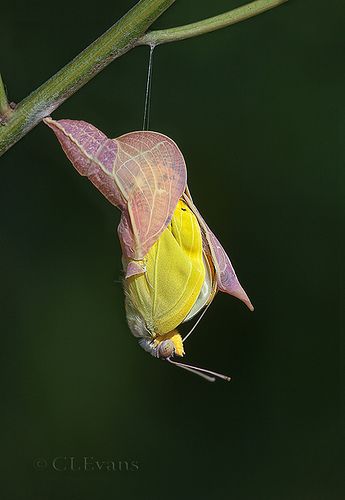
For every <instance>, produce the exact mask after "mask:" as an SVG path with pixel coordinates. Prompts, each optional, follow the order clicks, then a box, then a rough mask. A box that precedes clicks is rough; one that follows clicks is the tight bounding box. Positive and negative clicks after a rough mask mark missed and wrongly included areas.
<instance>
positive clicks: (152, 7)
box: [0, 0, 287, 156]
mask: <svg viewBox="0 0 345 500" xmlns="http://www.w3.org/2000/svg"><path fill="white" fill-rule="evenodd" d="M174 1H175V0H141V1H139V2H138V3H137V4H136V5H135V6H134V7H133V8H132V9H131V10H130V11H129V12H127V14H125V15H124V16H123V17H122V19H120V20H119V21H118V22H117V23H116V24H115V25H114V26H112V27H111V28H110V29H109V30H108V31H106V32H105V33H104V34H103V35H102V36H100V37H99V38H98V39H97V40H95V41H94V42H93V43H92V44H91V45H89V47H87V48H86V49H85V50H84V51H83V52H81V53H80V54H79V55H78V56H77V57H75V58H74V59H73V60H72V61H71V62H70V63H68V64H67V65H66V66H65V67H64V68H62V69H61V70H60V71H59V72H58V73H56V74H55V75H54V76H52V77H51V78H50V79H49V80H47V81H46V82H45V83H43V85H41V87H39V88H38V89H36V90H34V92H32V93H31V94H30V95H29V96H28V97H26V98H25V99H24V100H23V101H22V102H21V103H20V104H19V105H18V106H17V107H16V108H15V110H14V111H12V110H11V109H10V107H9V106H8V103H7V99H6V94H5V90H4V87H3V84H2V80H1V78H0V117H1V114H3V119H2V125H3V126H1V127H0V156H1V155H2V154H4V153H5V152H6V151H7V150H8V149H9V148H10V147H11V146H13V144H15V143H16V142H17V141H19V140H20V139H21V138H22V137H23V136H24V135H26V134H27V133H28V132H29V131H30V130H31V129H32V128H34V127H35V126H36V125H37V124H38V123H40V121H41V120H42V119H43V118H44V117H46V116H48V115H49V114H50V113H52V112H53V111H54V110H55V109H56V108H58V107H59V106H60V104H62V103H63V102H64V101H65V100H66V99H68V98H69V97H70V96H71V95H72V94H74V93H75V92H76V91H77V90H79V89H80V88H81V87H82V86H83V85H85V83H87V82H88V81H89V80H91V78H93V77H94V76H95V75H96V74H97V73H99V72H100V71H101V70H102V69H103V68H105V67H106V66H107V65H108V64H109V63H110V62H111V61H113V60H114V59H116V58H117V57H119V56H121V55H122V54H124V53H125V52H127V51H128V50H130V49H131V48H133V47H134V46H136V45H143V44H146V45H151V46H152V45H159V44H161V43H167V42H173V41H177V40H183V39H185V38H190V37H193V36H197V35H201V34H203V33H208V32H210V31H214V30H217V29H220V28H224V27H225V26H230V25H231V24H234V23H237V22H239V21H243V20H244V19H248V18H249V17H252V16H255V15H257V14H260V13H261V12H264V11H266V10H269V9H272V8H273V7H276V6H278V5H280V4H282V3H284V2H286V1H287V0H256V1H254V2H251V3H249V4H247V5H243V6H242V7H238V8H237V9H234V10H232V11H230V12H226V13H225V14H220V15H219V16H215V17H211V18H209V19H205V20H203V21H200V22H197V23H192V24H188V25H186V26H180V27H177V28H171V29H167V30H159V31H152V32H150V33H147V34H145V35H144V33H145V31H146V30H147V28H148V27H149V26H151V24H152V23H153V21H155V19H157V18H158V17H159V16H160V15H161V14H162V13H163V12H164V11H165V10H166V9H167V8H168V7H170V5H172V4H173V3H174ZM5 107H6V112H3V111H2V113H1V110H4V109H5Z"/></svg>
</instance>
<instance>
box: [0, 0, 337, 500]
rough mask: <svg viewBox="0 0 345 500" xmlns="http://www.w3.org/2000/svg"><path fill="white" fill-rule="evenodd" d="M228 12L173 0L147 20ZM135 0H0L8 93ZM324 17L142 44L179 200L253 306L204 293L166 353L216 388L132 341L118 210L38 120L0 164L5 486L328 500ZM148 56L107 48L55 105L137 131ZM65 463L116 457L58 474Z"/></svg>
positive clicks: (127, 494) (333, 23)
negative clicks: (212, 237)
mask: <svg viewBox="0 0 345 500" xmlns="http://www.w3.org/2000/svg"><path fill="white" fill-rule="evenodd" d="M243 3H244V2H243V1H235V0H234V1H225V0H214V1H213V2H209V1H206V0H199V1H198V2H195V1H192V0H185V1H183V2H182V1H180V2H176V4H175V5H174V6H172V7H171V8H170V9H169V10H168V11H167V12H166V13H165V14H164V15H163V16H162V17H161V18H160V19H159V21H158V22H156V24H155V25H154V26H155V27H172V26H176V25H179V24H185V23H187V22H192V21H196V20H199V19H201V18H204V17H208V16H211V15H215V14H218V13H221V12H223V11H226V10H228V9H230V8H233V7H236V6H238V5H240V4H243ZM134 4H135V2H134V1H128V0H127V1H125V0H123V1H116V2H114V1H109V0H100V1H99V2H97V3H96V4H95V3H94V2H91V1H90V0H83V1H82V0H70V1H69V2H68V3H54V4H49V3H48V2H46V1H43V0H36V1H32V2H24V1H16V0H12V2H7V3H5V4H4V5H2V7H1V31H0V36H1V38H0V39H1V67H0V70H1V73H2V75H3V78H4V81H5V82H6V85H7V88H8V93H9V97H10V99H11V100H12V101H15V102H19V101H20V100H21V99H22V98H24V97H25V96H26V95H28V94H29V93H30V92H31V91H32V90H33V89H34V88H36V87H37V86H39V85H40V84H41V83H42V82H44V81H45V80H46V79H47V78H49V77H50V76H51V75H52V74H54V73H55V72H56V71H57V70H58V69H59V68H60V67H62V66H63V65H64V64H66V63H67V62H68V61H70V59H71V58H73V57H74V56H75V55H76V54H77V53H79V52H80V51H81V50H82V49H83V48H84V47H85V46H86V45H88V44H89V43H90V42H92V41H93V40H94V39H95V38H96V37H97V36H99V35H100V34H101V33H102V32H103V31H104V30H105V29H106V28H108V27H109V26H110V25H111V24H112V23H113V22H115V21H116V20H117V19H118V18H120V17H121V16H122V15H123V14H124V13H125V12H126V11H127V10H128V9H129V8H130V7H131V6H133V5H134ZM344 22H345V5H344V2H342V1H340V0H338V1H336V0H329V1H328V2H326V1H325V0H324V1H315V0H300V1H293V0H290V1H289V2H288V3H287V4H286V5H283V6H281V7H279V8H276V9H274V10H272V11H270V12H267V13H265V14H262V15H260V16H258V17H255V18H252V19H250V20H248V21H246V22H243V23H241V24H237V25H235V26H232V27H230V28H227V29H225V30H222V31H217V32H215V33H211V34H208V35H204V36H202V37H199V38H193V39H190V40H186V41H183V42H178V43H174V44H170V45H166V46H161V47H158V48H157V49H156V50H155V52H154V66H153V84H152V109H151V117H150V125H151V127H150V128H151V129H152V130H157V131H160V132H163V133H165V134H167V135H169V136H171V137H172V138H173V139H174V140H175V141H176V142H177V144H178V145H179V146H180V148H181V149H182V151H183V152H184V155H185V158H186V161H187V164H188V173H189V185H190V188H191V191H192V194H193V196H194V198H195V201H196V204H197V206H198V207H200V210H201V211H202V213H203V215H204V216H205V218H206V220H207V222H208V223H209V225H210V227H211V228H212V229H213V230H214V232H215V233H216V234H217V236H218V237H219V239H220V240H221V242H222V243H223V245H224V247H225V248H226V249H227V250H228V252H229V254H230V256H231V258H232V261H233V264H234V266H235V268H236V271H237V273H238V276H239V278H240V280H241V282H242V284H243V286H244V287H245V289H246V291H247V293H248V295H249V296H250V298H251V299H252V302H253V304H254V306H255V312H254V313H250V312H249V311H248V310H247V309H246V308H245V306H244V305H243V304H242V303H240V302H239V301H238V300H236V299H234V298H232V297H229V296H226V295H222V294H219V295H218V296H217V297H216V300H215V301H214V303H213V305H212V307H211V308H210V309H209V311H208V312H207V314H206V316H205V318H204V320H203V321H202V322H201V324H200V326H199V327H198V331H197V332H195V333H194V334H193V335H192V336H191V338H190V339H189V340H188V342H187V345H186V351H187V356H186V361H188V362H190V363H195V364H197V365H199V366H202V367H206V368H210V369H215V370H217V371H220V372H223V373H227V374H229V375H231V376H232V381H231V382H230V383H229V384H227V383H224V382H222V381H219V382H217V383H215V384H210V383H207V382H205V381H203V380H202V379H199V378H198V377H196V376H194V375H192V374H189V373H186V372H184V371H182V370H179V369H177V368H176V369H175V368H174V367H171V366H168V365H167V364H165V363H163V362H161V361H159V360H156V359H154V358H152V357H151V356H149V355H148V354H146V353H145V352H144V351H142V350H141V349H140V347H139V346H138V345H137V342H136V340H135V339H134V338H133V337H132V335H131V333H130V332H129V329H128V327H127V324H126V319H125V314H124V307H123V292H122V286H121V283H120V280H121V264H120V251H119V243H118V240H117V236H116V234H115V229H116V227H117V224H118V222H119V212H118V211H117V210H116V209H115V208H114V207H112V206H111V205H110V204H109V203H107V201H106V200H105V199H104V198H103V197H102V196H101V195H100V193H99V192H98V191H97V190H96V189H95V188H94V187H93V186H92V185H91V184H90V183H89V182H88V181H87V180H85V179H83V178H82V177H80V176H79V175H78V174H77V173H76V172H75V170H74V169H73V167H72V166H71V164H70V163H69V162H68V160H67V159H66V157H65V156H64V154H63V152H62V150H61V148H60V146H59V144H58V142H57V140H56V139H55V137H54V135H53V133H52V132H51V131H50V130H49V129H48V128H47V127H45V126H44V125H40V126H38V127H37V128H36V129H34V130H33V131H32V132H31V133H30V134H28V135H27V136H26V137H25V138H24V139H23V140H22V141H20V142H19V143H18V144H17V145H16V146H14V147H13V148H12V149H11V150H10V151H9V152H8V153H7V154H6V155H5V156H4V157H3V158H1V167H2V168H1V184H0V191H1V194H0V203H1V208H0V210H1V214H2V216H1V233H0V246H1V247H0V250H1V261H0V262H1V264H0V266H1V269H0V273H1V274H0V275H1V291H0V300H1V323H0V325H1V326H0V329H1V364H0V366H1V380H2V384H1V387H2V389H1V407H2V411H1V417H0V429H1V439H0V443H1V462H2V463H1V476H2V485H3V492H4V494H3V498H4V499H6V500H7V499H9V500H16V499H31V498H32V499H35V500H41V499H42V500H43V499H44V500H48V499H49V500H50V499H61V498H66V499H85V500H88V499H94V498H97V499H109V498H121V499H132V498H133V499H134V498H150V499H151V498H152V499H162V498H163V499H167V500H170V499H173V498H198V499H209V498H215V499H219V500H222V499H228V498H232V499H234V500H252V499H258V500H291V499H293V500H309V499H310V500H325V499H327V500H338V499H339V500H340V499H342V498H344V496H345V485H344V481H343V469H344V461H343V445H344V437H345V425H344V358H342V355H343V354H344V341H343V339H342V330H341V320H342V312H343V307H344V303H343V301H341V299H340V297H341V280H339V273H340V270H341V264H342V258H343V252H342V247H341V234H343V233H342V226H341V219H342V225H343V224H344V218H343V216H342V214H343V211H342V209H343V205H342V204H341V200H342V196H343V187H344V184H343V181H344V177H343V174H342V169H343V168H344V156H345V155H344V147H343V137H344V133H345V118H344V117H345V114H344V104H345V99H344V84H345V66H344V50H345V38H344ZM148 52H149V51H148V48H147V47H139V48H136V49H135V50H132V51H130V52H129V53H128V54H126V55H124V56H123V57H121V58H120V59H118V60H116V61H114V63H112V64H111V65H110V66H109V67H108V68H106V69H105V70H104V71H103V72H101V73H100V74H99V75H98V76H97V77H96V78H94V79H93V80H92V81H91V82H90V83H89V84H87V85H86V86H85V87H84V88H83V89H82V90H80V91H79V92H78V93H77V94H75V95H74V96H73V97H72V98H70V99H69V100H68V101H67V102H66V103H65V104H63V105H62V106H61V107H60V108H59V109H58V110H57V111H56V112H55V113H54V114H53V116H54V118H56V119H59V118H71V119H83V120H86V121H89V122H91V123H93V124H94V125H95V126H97V127H98V128H100V129H101V130H103V131H104V132H105V133H106V134H108V135H109V136H110V137H116V136H119V135H121V134H123V133H125V132H129V131H132V130H138V129H140V128H141V126H142V117H143V107H144V93H145V81H146V72H147V64H148ZM341 190H342V193H341V192H340V191H341ZM184 330H186V329H184ZM56 457H60V458H59V459H58V462H57V463H56V468H58V469H59V470H55V469H54V467H53V465H52V463H53V460H54V458H56ZM70 457H76V458H75V461H76V462H75V464H76V466H75V467H74V470H72V469H73V467H72V466H71V460H72V461H73V459H71V458H70ZM82 457H89V458H88V460H89V461H90V460H91V461H92V460H93V461H97V460H98V461H109V460H112V461H114V462H115V465H117V464H118V462H119V461H122V462H124V461H128V462H131V461H133V462H134V463H135V464H136V465H133V466H132V467H130V469H131V470H129V471H126V470H124V469H125V467H124V469H123V470H122V471H119V470H116V471H106V470H101V471H99V470H97V467H96V470H93V471H92V470H87V471H85V470H84V468H83V466H81V467H80V470H78V466H80V464H81V461H82V460H83V458H82ZM90 457H94V458H93V459H91V458H90Z"/></svg>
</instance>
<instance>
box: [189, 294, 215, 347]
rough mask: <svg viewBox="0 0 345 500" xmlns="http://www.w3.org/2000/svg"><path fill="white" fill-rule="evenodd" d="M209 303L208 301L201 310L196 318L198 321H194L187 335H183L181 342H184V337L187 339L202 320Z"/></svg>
mask: <svg viewBox="0 0 345 500" xmlns="http://www.w3.org/2000/svg"><path fill="white" fill-rule="evenodd" d="M210 305H211V302H209V303H208V304H207V306H206V307H205V309H204V310H203V311H202V313H201V314H200V316H199V318H198V321H197V322H196V323H195V325H194V326H193V327H192V329H191V330H190V331H189V332H188V333H187V335H186V336H185V337H183V339H182V342H184V341H185V340H186V339H188V337H189V335H191V334H192V333H193V332H194V330H195V328H196V327H197V326H198V324H199V323H200V321H201V320H202V318H203V316H204V314H205V313H206V311H207V309H208V308H209V307H210Z"/></svg>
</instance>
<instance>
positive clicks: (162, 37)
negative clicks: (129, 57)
mask: <svg viewBox="0 0 345 500" xmlns="http://www.w3.org/2000/svg"><path fill="white" fill-rule="evenodd" d="M287 1H288V0H256V1H254V2H251V3H248V4H246V5H242V6H241V7H237V9H234V10H231V11H228V12H225V13H224V14H220V15H219V16H214V17H210V18H208V19H204V20H202V21H198V22H196V23H191V24H186V25H184V26H178V27H176V28H170V29H166V30H157V31H149V32H148V33H146V34H145V35H143V36H142V37H141V38H139V40H137V42H136V45H153V46H154V45H160V44H162V43H168V42H177V41H179V40H185V39H186V38H191V37H194V36H198V35H203V34H204V33H209V32H210V31H215V30H219V29H221V28H226V27H227V26H230V25H231V24H235V23H238V22H240V21H244V20H245V19H248V18H250V17H253V16H256V15H258V14H261V13H262V12H265V11H266V10H269V9H273V8H274V7H277V6H278V5H280V4H282V3H285V2H287Z"/></svg>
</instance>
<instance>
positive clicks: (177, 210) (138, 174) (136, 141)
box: [44, 118, 253, 381]
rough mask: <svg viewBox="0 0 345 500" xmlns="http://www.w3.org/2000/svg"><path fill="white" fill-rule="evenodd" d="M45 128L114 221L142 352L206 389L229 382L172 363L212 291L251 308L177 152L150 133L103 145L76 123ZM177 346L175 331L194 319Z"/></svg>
mask: <svg viewBox="0 0 345 500" xmlns="http://www.w3.org/2000/svg"><path fill="white" fill-rule="evenodd" d="M44 121H45V123H46V124H47V125H48V126H49V127H50V128H51V129H53V131H54V132H55V134H56V136H57V138H58V140H59V142H60V144H61V146H62V148H63V150H64V151H65V153H66V155H67V157H68V158H69V159H70V161H71V162H72V164H73V165H74V167H75V168H76V169H77V171H78V172H79V173H80V174H81V175H84V176H87V177H88V178H89V179H90V181H91V182H92V183H93V184H94V185H95V186H96V187H97V188H98V189H99V191H101V193H102V194H103V195H104V196H105V197H106V198H107V199H108V201H110V203H112V204H113V205H115V206H116V207H118V208H119V209H120V210H121V212H122V214H121V220H120V224H119V226H118V235H119V239H120V243H121V248H122V255H123V257H122V263H123V268H124V275H125V277H124V291H125V302H126V315H127V320H128V324H129V327H130V329H131V331H132V333H133V335H134V336H135V337H137V338H138V339H139V344H140V345H141V347H142V348H143V349H145V350H146V351H148V352H149V353H150V354H152V355H153V356H155V357H157V358H161V359H164V360H167V361H169V362H171V363H173V364H175V365H176V366H180V367H181V368H184V369H187V370H189V371H192V372H194V373H197V374H198V375H201V376H202V377H204V378H205V379H207V380H209V381H214V380H215V377H219V378H223V379H225V380H230V378H229V377H227V376H225V375H221V374H219V373H216V372H212V371H210V370H205V369H203V368H199V367H194V366H190V365H186V364H184V363H180V362H177V361H175V359H174V357H175V356H183V355H184V346H183V342H184V340H186V338H187V337H188V336H189V335H190V334H191V333H192V331H193V330H194V328H195V326H196V325H197V323H198V322H199V321H200V319H201V317H202V315H203V314H204V313H205V311H206V310H207V307H208V306H209V305H210V303H211V302H212V300H213V299H214V297H215V295H216V293H217V292H218V291H222V292H225V293H228V294H230V295H233V296H235V297H237V298H239V299H240V300H242V301H243V302H244V303H245V304H246V305H247V306H248V308H249V309H250V310H253V306H252V304H251V302H250V300H249V298H248V296H247V295H246V293H245V291H244V290H243V288H242V286H241V285H240V283H239V281H238V279H237V276H236V274H235V271H234V269H233V267H232V264H231V262H230V259H229V257H228V256H227V254H226V253H225V251H224V249H223V247H222V246H221V244H220V243H219V241H218V239H217V238H216V236H215V235H214V234H213V233H212V231H211V230H210V229H209V227H208V226H207V224H206V222H205V221H204V219H203V218H202V217H201V215H200V213H199V211H198V210H197V208H196V207H195V205H194V203H193V200H192V197H191V195H190V192H189V189H188V186H187V171H186V165H185V161H184V158H183V155H182V153H181V151H180V150H179V148H178V147H177V145H176V144H175V143H174V142H173V141H172V140H171V139H170V138H169V137H166V136H165V135H163V134H160V133H157V132H146V131H145V132H144V131H143V132H130V133H128V134H125V135H123V136H121V137H118V138H116V139H108V138H107V137H106V136H105V135H104V134H103V133H102V132H101V131H100V130H98V129H97V128H96V127H94V126H93V125H91V124H89V123H86V122H83V121H76V120H59V121H54V120H53V119H51V118H46V119H45V120H44ZM202 310H203V313H202V314H201V315H200V317H199V319H198V321H197V323H196V324H195V325H194V327H193V328H192V329H191V330H190V332H189V333H188V334H187V335H186V336H185V338H184V339H182V337H181V335H180V334H179V333H178V331H177V327H178V326H179V325H180V324H181V323H183V322H185V321H188V320H190V319H191V318H193V317H194V316H195V315H197V314H198V313H199V312H200V311H202Z"/></svg>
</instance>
